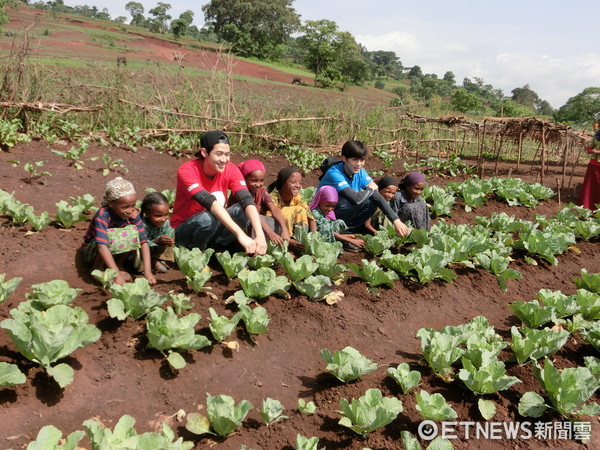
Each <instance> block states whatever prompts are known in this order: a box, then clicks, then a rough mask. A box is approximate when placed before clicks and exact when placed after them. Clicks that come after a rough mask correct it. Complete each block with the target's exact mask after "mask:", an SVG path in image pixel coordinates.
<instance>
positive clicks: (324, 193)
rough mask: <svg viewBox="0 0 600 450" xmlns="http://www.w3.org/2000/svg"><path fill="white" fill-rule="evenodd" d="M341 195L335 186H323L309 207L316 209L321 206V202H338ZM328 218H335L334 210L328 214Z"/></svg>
mask: <svg viewBox="0 0 600 450" xmlns="http://www.w3.org/2000/svg"><path fill="white" fill-rule="evenodd" d="M338 199H339V197H338V193H337V190H336V189H335V188H334V187H333V186H328V185H325V186H321V187H320V188H319V189H318V190H317V192H316V194H315V196H314V197H313V199H312V201H311V202H310V205H309V208H310V209H311V210H312V209H316V208H318V207H319V203H325V202H336V203H337V201H338ZM325 218H326V219H329V220H335V213H334V212H333V211H330V212H329V213H328V214H327V215H326V216H325Z"/></svg>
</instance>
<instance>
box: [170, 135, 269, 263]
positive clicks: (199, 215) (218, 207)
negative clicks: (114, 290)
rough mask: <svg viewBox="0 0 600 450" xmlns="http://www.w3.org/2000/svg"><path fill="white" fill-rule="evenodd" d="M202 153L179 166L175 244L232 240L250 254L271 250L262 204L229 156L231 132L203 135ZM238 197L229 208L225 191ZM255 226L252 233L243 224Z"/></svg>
mask: <svg viewBox="0 0 600 450" xmlns="http://www.w3.org/2000/svg"><path fill="white" fill-rule="evenodd" d="M200 146H201V148H200V150H198V152H197V153H196V155H195V156H196V157H197V158H198V159H196V160H193V161H188V162H185V163H183V164H182V165H181V166H179V169H177V191H176V193H175V205H174V206H173V216H172V217H171V226H172V227H173V228H175V245H178V246H183V247H186V248H189V249H191V248H194V247H198V248H200V249H202V250H204V249H206V248H207V247H211V246H213V245H218V246H226V245H229V244H231V243H232V242H233V241H234V240H236V239H237V241H238V242H239V243H240V244H241V245H242V247H244V250H245V251H246V253H248V254H258V255H263V254H265V252H266V251H267V243H266V240H265V235H264V233H263V230H262V226H261V223H260V217H259V215H258V210H257V209H256V206H255V205H254V201H253V199H252V195H251V194H250V192H248V189H247V188H246V182H245V181H244V177H243V176H242V173H241V172H240V169H239V168H238V167H237V166H236V165H235V164H233V163H232V162H230V158H231V150H230V148H229V138H228V136H227V135H226V134H225V133H224V132H223V131H208V132H206V133H204V134H203V135H202V136H201V138H200ZM228 191H231V193H232V195H235V196H236V200H237V202H238V203H236V204H235V205H233V206H230V207H229V208H227V209H225V205H226V204H227V193H228ZM248 227H251V228H252V231H253V232H254V236H256V237H255V238H254V239H252V238H251V237H250V236H248V235H247V234H246V232H245V231H244V230H246V229H248Z"/></svg>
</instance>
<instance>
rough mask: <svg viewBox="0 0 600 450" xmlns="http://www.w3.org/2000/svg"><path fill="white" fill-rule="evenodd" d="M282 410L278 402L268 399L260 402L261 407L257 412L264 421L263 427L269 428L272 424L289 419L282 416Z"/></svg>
mask: <svg viewBox="0 0 600 450" xmlns="http://www.w3.org/2000/svg"><path fill="white" fill-rule="evenodd" d="M283 410H284V408H283V405H282V404H281V402H280V401H279V400H275V399H272V398H270V397H268V398H266V399H264V400H263V401H262V407H261V408H260V409H259V410H258V412H259V414H260V417H262V419H263V420H264V422H265V425H267V426H269V425H271V424H272V423H276V422H279V421H281V420H285V419H289V417H288V416H282V413H283Z"/></svg>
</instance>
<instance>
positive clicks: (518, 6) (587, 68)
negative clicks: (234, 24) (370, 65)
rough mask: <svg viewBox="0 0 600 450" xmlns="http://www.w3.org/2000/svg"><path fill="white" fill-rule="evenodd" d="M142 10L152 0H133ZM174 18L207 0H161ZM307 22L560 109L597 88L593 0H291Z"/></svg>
mask: <svg viewBox="0 0 600 450" xmlns="http://www.w3.org/2000/svg"><path fill="white" fill-rule="evenodd" d="M127 1H128V0H88V1H86V0H82V1H78V0H65V4H67V5H70V6H75V5H83V4H88V5H90V6H96V7H98V8H99V9H103V8H107V9H108V11H109V13H110V15H111V17H113V18H114V17H117V16H126V17H127V18H128V20H129V19H130V18H131V17H130V15H129V13H128V12H127V11H126V10H125V4H126V3H127ZM135 1H138V3H141V4H142V5H144V9H145V14H144V15H146V16H148V15H149V14H148V11H149V10H150V9H152V8H153V7H155V6H156V5H157V4H158V2H159V0H157V1H152V0H141V1H140V0H135ZM160 1H162V2H163V3H168V4H170V5H171V6H172V8H171V9H170V10H169V13H170V15H171V16H172V17H173V18H177V17H179V14H181V13H182V12H184V11H185V10H188V9H189V10H191V11H193V12H194V14H195V20H194V24H195V25H197V26H198V27H199V28H200V27H202V25H203V24H204V14H203V12H202V6H203V5H205V4H206V3H208V2H207V1H200V2H198V1H193V0H160ZM292 7H293V8H294V9H295V10H296V12H297V13H298V14H300V19H301V20H302V22H304V21H306V20H321V19H327V20H331V21H333V22H335V23H336V24H337V25H338V30H339V31H347V32H350V33H351V34H352V35H353V36H354V38H355V39H356V41H357V42H359V43H360V44H362V45H363V46H365V47H366V48H367V50H369V51H376V50H385V51H393V52H395V53H396V55H397V56H398V57H399V58H400V61H401V63H402V65H403V66H404V67H412V66H414V65H418V66H419V67H421V70H422V71H423V73H425V74H430V73H435V74H436V75H437V76H438V77H439V78H442V77H443V76H444V74H445V73H446V72H447V71H451V72H453V73H454V75H455V79H456V83H457V84H459V85H460V84H462V81H463V79H464V78H465V77H466V78H470V79H471V80H473V78H475V77H478V78H481V79H483V80H484V83H485V84H491V85H492V86H493V87H494V88H495V89H501V90H502V91H503V92H504V95H506V96H510V95H511V91H512V90H513V89H515V88H518V87H523V86H525V85H526V84H528V85H529V87H530V88H531V89H532V90H533V91H535V92H536V93H537V94H538V96H539V97H540V98H541V99H543V100H547V101H548V102H549V103H550V104H551V105H552V107H554V108H559V107H561V106H562V105H564V104H565V103H566V102H567V100H568V99H569V98H571V97H574V96H575V95H577V94H579V93H581V92H582V91H583V90H584V89H585V88H587V87H600V39H598V29H599V28H600V27H599V25H598V23H599V22H598V20H599V19H598V17H600V7H599V6H598V2H597V0H594V1H592V0H571V1H568V2H567V1H564V0H561V1H558V0H545V1H540V0H519V1H516V0H503V1H501V2H499V1H480V0H479V1H475V0H471V1H470V0H453V1H448V0H412V1H401V0H400V1H399V0H396V1H394V0H294V1H293V2H292Z"/></svg>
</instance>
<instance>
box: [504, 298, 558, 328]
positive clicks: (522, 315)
mask: <svg viewBox="0 0 600 450" xmlns="http://www.w3.org/2000/svg"><path fill="white" fill-rule="evenodd" d="M508 307H509V308H510V310H511V311H512V312H513V313H515V315H516V316H517V317H518V318H519V319H520V320H521V322H523V323H524V324H526V325H527V326H529V327H531V328H537V327H540V326H542V325H545V324H547V323H548V322H551V321H552V320H553V319H554V308H552V307H551V306H541V305H540V302H538V301H537V300H532V301H530V302H527V303H525V302H514V303H511V304H509V305H508Z"/></svg>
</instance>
